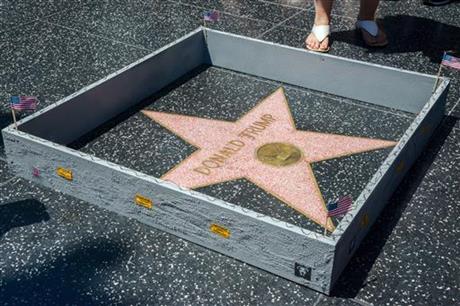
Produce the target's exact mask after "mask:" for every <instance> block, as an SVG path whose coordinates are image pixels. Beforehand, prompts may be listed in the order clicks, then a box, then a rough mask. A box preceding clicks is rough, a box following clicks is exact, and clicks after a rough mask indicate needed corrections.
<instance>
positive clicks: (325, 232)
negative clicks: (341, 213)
mask: <svg viewBox="0 0 460 306" xmlns="http://www.w3.org/2000/svg"><path fill="white" fill-rule="evenodd" d="M327 218H328V214H326V223H324V225H325V226H324V236H326V235H327Z"/></svg>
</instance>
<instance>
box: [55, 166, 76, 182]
mask: <svg viewBox="0 0 460 306" xmlns="http://www.w3.org/2000/svg"><path fill="white" fill-rule="evenodd" d="M56 173H57V175H59V176H60V177H62V178H64V179H66V180H68V181H71V180H73V175H72V170H70V169H66V168H62V167H58V168H57V169H56Z"/></svg>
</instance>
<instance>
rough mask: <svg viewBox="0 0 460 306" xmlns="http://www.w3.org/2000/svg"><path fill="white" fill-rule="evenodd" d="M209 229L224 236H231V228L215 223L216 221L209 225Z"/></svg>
mask: <svg viewBox="0 0 460 306" xmlns="http://www.w3.org/2000/svg"><path fill="white" fill-rule="evenodd" d="M209 230H210V231H211V232H213V233H214V234H217V235H219V236H222V237H224V238H230V230H229V229H227V228H225V227H223V226H220V225H218V224H215V223H213V224H211V225H210V226H209Z"/></svg>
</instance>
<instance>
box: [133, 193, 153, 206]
mask: <svg viewBox="0 0 460 306" xmlns="http://www.w3.org/2000/svg"><path fill="white" fill-rule="evenodd" d="M134 201H135V202H136V204H137V205H139V206H142V207H145V208H148V209H152V206H153V202H152V200H150V199H149V198H147V197H144V196H142V195H140V194H136V196H135V197H134Z"/></svg>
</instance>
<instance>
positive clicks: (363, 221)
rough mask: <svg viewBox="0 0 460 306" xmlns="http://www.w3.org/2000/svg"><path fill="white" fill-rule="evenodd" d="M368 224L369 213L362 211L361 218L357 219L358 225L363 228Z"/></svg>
mask: <svg viewBox="0 0 460 306" xmlns="http://www.w3.org/2000/svg"><path fill="white" fill-rule="evenodd" d="M368 225H369V215H368V214H367V213H364V214H363V216H362V217H361V220H360V221H359V226H360V227H361V228H365V227H367V226H368Z"/></svg>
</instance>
